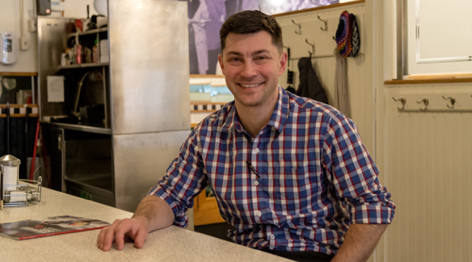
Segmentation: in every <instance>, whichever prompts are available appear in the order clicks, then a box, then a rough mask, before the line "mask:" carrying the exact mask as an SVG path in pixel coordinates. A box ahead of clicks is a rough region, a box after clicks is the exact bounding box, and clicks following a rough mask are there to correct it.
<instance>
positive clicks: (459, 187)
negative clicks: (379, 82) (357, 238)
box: [385, 84, 472, 262]
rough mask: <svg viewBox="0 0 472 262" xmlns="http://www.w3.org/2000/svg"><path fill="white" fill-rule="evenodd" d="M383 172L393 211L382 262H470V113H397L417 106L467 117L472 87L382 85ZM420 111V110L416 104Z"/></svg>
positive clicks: (471, 207)
mask: <svg viewBox="0 0 472 262" xmlns="http://www.w3.org/2000/svg"><path fill="white" fill-rule="evenodd" d="M385 90H386V91H385V99H386V109H385V112H386V121H385V138H386V141H385V169H386V173H387V174H388V177H389V184H388V189H389V191H390V192H391V193H392V195H393V196H394V201H395V203H396V205H397V210H396V214H395V219H394V221H393V224H392V225H391V226H390V228H389V230H388V234H387V237H386V243H387V248H386V253H387V256H386V257H387V258H388V259H387V260H386V261H389V262H390V261H392V262H394V261H411V262H422V261H424V262H443V261H457V262H461V261H463V262H466V261H472V248H470V245H471V244H472V225H471V223H470V221H472V190H470V186H471V185H472V178H471V175H472V132H471V131H472V113H427V112H425V113H399V112H398V111H397V107H401V104H400V103H399V102H394V101H393V99H392V97H395V98H401V97H402V98H405V99H407V104H406V105H407V106H406V108H408V109H418V108H420V105H419V104H417V103H416V101H420V100H422V99H423V98H428V99H429V100H430V106H429V108H430V109H447V107H446V105H447V101H446V100H444V99H443V98H442V96H445V97H449V96H450V97H453V98H455V99H456V100H457V102H456V105H455V108H457V109H470V110H472V97H471V95H472V84H449V85H439V84H437V85H412V86H409V85H407V86H401V87H394V86H387V87H386V89H385ZM421 107H422V105H421Z"/></svg>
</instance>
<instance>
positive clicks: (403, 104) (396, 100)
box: [392, 97, 406, 110]
mask: <svg viewBox="0 0 472 262" xmlns="http://www.w3.org/2000/svg"><path fill="white" fill-rule="evenodd" d="M392 98H393V101H395V102H398V101H400V102H401V103H402V108H399V107H397V109H398V110H403V109H405V104H406V99H405V98H403V97H402V98H400V99H395V97H392Z"/></svg>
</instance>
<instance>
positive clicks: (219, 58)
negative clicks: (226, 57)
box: [218, 54, 225, 74]
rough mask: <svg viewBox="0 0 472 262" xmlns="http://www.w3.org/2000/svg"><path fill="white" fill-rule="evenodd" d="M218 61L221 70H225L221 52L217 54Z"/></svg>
mask: <svg viewBox="0 0 472 262" xmlns="http://www.w3.org/2000/svg"><path fill="white" fill-rule="evenodd" d="M218 63H219V64H220V68H221V72H223V74H224V72H225V65H224V63H223V55H222V54H219V55H218Z"/></svg>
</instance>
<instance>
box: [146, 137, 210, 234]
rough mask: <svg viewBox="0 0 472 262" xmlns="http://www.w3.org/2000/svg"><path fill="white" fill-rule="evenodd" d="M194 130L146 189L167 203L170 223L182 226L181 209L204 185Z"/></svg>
mask: <svg viewBox="0 0 472 262" xmlns="http://www.w3.org/2000/svg"><path fill="white" fill-rule="evenodd" d="M196 130H197V128H195V129H194V131H192V133H191V134H190V135H189V137H188V138H187V140H186V141H185V142H184V144H183V145H182V147H181V148H180V153H179V156H178V157H177V158H176V159H174V161H172V163H171V165H170V166H169V168H168V169H167V172H166V175H165V176H164V177H163V178H162V179H161V180H160V181H159V182H158V183H157V184H156V185H155V186H154V187H152V188H151V189H150V190H149V192H148V195H154V196H158V197H160V198H161V199H163V200H164V201H166V202H167V204H169V206H170V207H171V208H172V211H173V212H174V215H175V220H174V225H176V226H179V227H182V228H184V227H187V225H188V217H187V216H186V215H185V212H186V211H187V210H188V209H189V208H192V207H193V204H194V201H193V199H194V197H195V196H197V195H198V194H199V193H200V192H201V191H202V190H203V189H204V188H205V187H206V185H207V179H206V177H207V176H206V174H205V172H204V164H203V161H202V159H201V157H200V153H199V146H198V144H199V142H198V135H197V132H198V131H196Z"/></svg>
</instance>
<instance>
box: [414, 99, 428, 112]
mask: <svg viewBox="0 0 472 262" xmlns="http://www.w3.org/2000/svg"><path fill="white" fill-rule="evenodd" d="M416 103H418V104H421V103H423V104H424V106H425V108H420V110H421V111H426V110H428V106H429V99H427V98H424V99H423V100H421V101H416Z"/></svg>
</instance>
